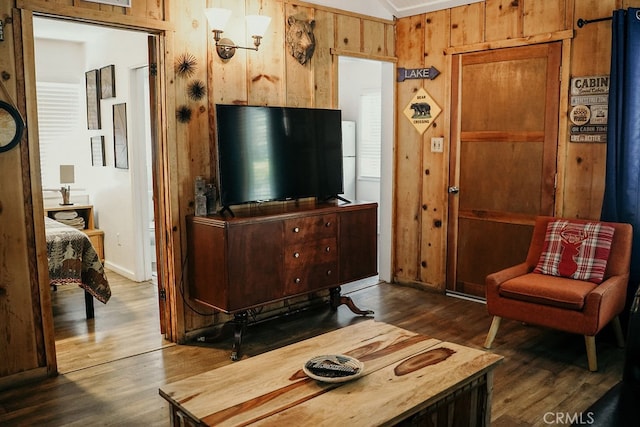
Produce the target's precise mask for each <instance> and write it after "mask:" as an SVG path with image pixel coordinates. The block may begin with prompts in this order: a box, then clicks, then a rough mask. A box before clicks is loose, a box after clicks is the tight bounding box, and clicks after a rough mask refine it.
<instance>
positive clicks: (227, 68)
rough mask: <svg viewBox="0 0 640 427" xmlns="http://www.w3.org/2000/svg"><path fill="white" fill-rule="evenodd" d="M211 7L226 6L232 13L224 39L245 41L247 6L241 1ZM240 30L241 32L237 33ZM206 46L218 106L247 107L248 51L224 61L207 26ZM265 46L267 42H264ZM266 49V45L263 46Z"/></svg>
mask: <svg viewBox="0 0 640 427" xmlns="http://www.w3.org/2000/svg"><path fill="white" fill-rule="evenodd" d="M208 7H224V8H226V9H229V10H231V11H232V16H231V18H230V19H229V23H228V24H227V28H228V29H227V28H225V31H224V33H223V35H222V37H225V38H229V39H231V40H232V41H234V42H235V43H240V42H241V41H242V40H244V34H245V31H244V27H245V23H244V14H245V5H244V2H241V1H230V0H209V3H208ZM238 28H241V29H242V31H238ZM207 43H208V44H209V46H208V56H209V61H208V62H209V76H210V78H211V79H212V87H211V88H210V90H211V91H212V94H213V97H214V99H215V103H218V104H246V103H247V97H248V94H247V91H248V89H247V69H246V66H247V63H246V57H247V52H246V51H245V50H243V49H239V50H237V51H236V54H235V55H234V56H233V58H230V59H227V60H224V59H222V58H220V57H219V56H218V54H217V53H216V47H215V41H214V40H213V33H212V32H211V28H209V27H208V26H207ZM263 43H266V41H263ZM263 48H264V46H263Z"/></svg>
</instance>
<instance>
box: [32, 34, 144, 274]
mask: <svg viewBox="0 0 640 427" xmlns="http://www.w3.org/2000/svg"><path fill="white" fill-rule="evenodd" d="M37 25H38V23H37V21H36V23H35V26H37ZM69 25H72V24H69ZM80 28H81V27H78V29H79V30H80ZM35 45H36V75H37V80H38V81H53V82H60V81H66V82H70V81H73V82H80V83H81V84H82V88H83V91H82V94H83V95H84V86H85V83H84V82H85V76H84V73H85V71H88V70H92V69H99V68H101V67H104V66H106V65H111V64H114V65H115V80H116V97H115V98H109V99H104V100H101V101H100V102H101V129H100V130H88V129H87V121H86V103H85V98H84V96H83V97H82V99H81V103H82V105H80V113H79V115H78V117H76V118H75V119H76V120H77V121H78V123H79V126H78V129H79V130H78V133H77V135H72V136H70V138H69V139H70V141H71V140H72V141H73V143H71V142H70V145H68V146H67V145H65V148H64V149H63V150H64V151H65V152H67V157H66V160H65V161H66V163H65V164H74V165H75V184H74V185H72V196H73V195H75V196H76V197H79V196H80V195H81V194H82V193H85V194H86V195H87V202H88V203H90V204H93V206H94V212H95V221H96V226H97V227H98V228H100V229H102V230H103V231H104V232H105V239H104V240H105V264H106V267H107V268H108V269H110V270H113V271H115V272H117V273H119V274H122V275H123V276H125V277H127V278H129V279H131V280H137V277H136V268H137V266H136V263H137V262H139V260H137V258H139V257H136V253H137V249H136V245H138V244H139V242H136V240H135V238H134V236H135V233H134V207H135V206H134V205H135V203H134V200H133V193H132V185H131V181H132V171H131V169H116V168H115V166H114V164H115V163H114V146H113V120H112V106H113V104H117V103H126V104H127V116H128V117H127V123H128V125H127V127H128V131H127V134H128V143H129V165H130V167H131V166H132V156H131V147H132V146H133V145H135V144H144V143H145V141H137V140H135V133H133V132H131V126H132V121H131V112H132V110H133V109H134V108H137V107H136V106H135V105H131V102H130V95H129V87H130V83H129V82H130V73H131V69H132V68H137V67H139V66H141V65H145V64H146V62H147V59H146V58H147V35H146V34H144V33H138V32H131V31H120V30H112V31H109V32H108V34H107V35H104V34H103V35H101V36H99V37H97V38H94V39H92V40H90V41H87V42H85V43H74V42H64V41H59V40H48V39H38V38H36V40H35ZM70 119H71V118H70ZM96 135H104V140H105V159H106V166H105V167H99V166H92V165H91V144H90V139H91V137H92V136H96ZM77 188H81V189H83V191H81V190H75V189H77ZM56 197H59V195H58V196H56ZM72 201H76V200H75V199H74V198H73V197H72Z"/></svg>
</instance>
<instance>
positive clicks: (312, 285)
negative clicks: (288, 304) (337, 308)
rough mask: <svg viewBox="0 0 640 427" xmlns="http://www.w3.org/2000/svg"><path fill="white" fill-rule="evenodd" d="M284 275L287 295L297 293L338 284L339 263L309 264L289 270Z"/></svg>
mask: <svg viewBox="0 0 640 427" xmlns="http://www.w3.org/2000/svg"><path fill="white" fill-rule="evenodd" d="M284 277H285V285H284V287H285V292H286V293H287V295H296V294H300V293H304V292H309V291H312V290H314V289H321V288H326V287H329V286H337V283H338V263H337V262H329V263H323V264H320V263H315V264H307V265H304V266H301V268H299V269H292V270H287V271H286V273H285V275H284Z"/></svg>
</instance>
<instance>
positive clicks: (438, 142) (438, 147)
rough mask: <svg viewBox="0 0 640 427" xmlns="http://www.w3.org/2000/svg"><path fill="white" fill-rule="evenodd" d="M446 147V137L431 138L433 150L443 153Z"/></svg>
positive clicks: (433, 151)
mask: <svg viewBox="0 0 640 427" xmlns="http://www.w3.org/2000/svg"><path fill="white" fill-rule="evenodd" d="M443 147H444V138H431V152H432V153H442V150H443Z"/></svg>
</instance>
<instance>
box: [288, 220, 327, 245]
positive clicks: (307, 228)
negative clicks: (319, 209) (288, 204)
mask: <svg viewBox="0 0 640 427" xmlns="http://www.w3.org/2000/svg"><path fill="white" fill-rule="evenodd" d="M337 219H338V217H337V215H336V214H335V213H332V214H325V215H313V216H307V217H304V218H293V219H287V220H285V221H284V240H285V244H286V245H289V244H295V243H297V242H301V241H309V240H318V239H322V238H325V237H337V230H338V224H337Z"/></svg>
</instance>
